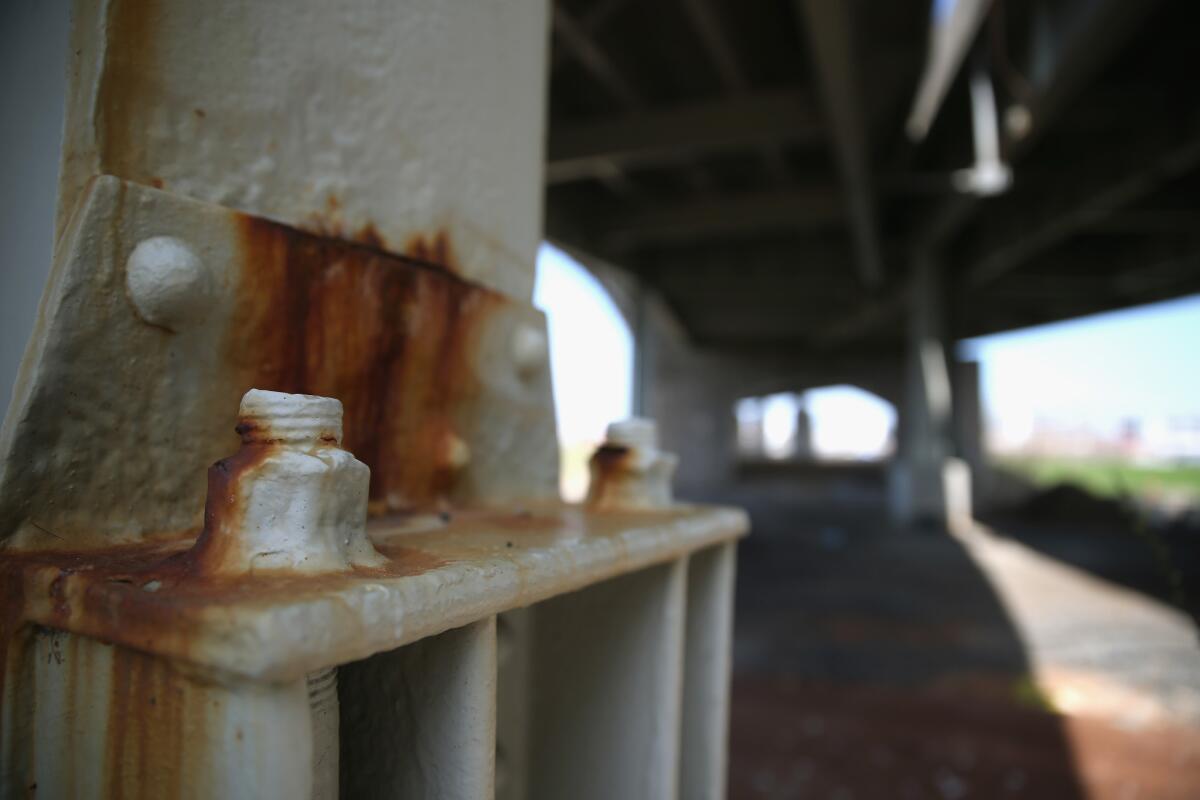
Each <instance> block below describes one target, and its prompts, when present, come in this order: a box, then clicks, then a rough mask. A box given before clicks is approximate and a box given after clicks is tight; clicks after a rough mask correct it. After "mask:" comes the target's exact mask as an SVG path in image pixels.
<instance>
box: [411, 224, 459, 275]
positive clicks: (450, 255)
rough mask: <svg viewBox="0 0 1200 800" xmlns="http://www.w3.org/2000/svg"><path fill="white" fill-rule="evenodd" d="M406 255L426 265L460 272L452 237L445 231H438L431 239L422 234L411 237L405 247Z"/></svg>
mask: <svg viewBox="0 0 1200 800" xmlns="http://www.w3.org/2000/svg"><path fill="white" fill-rule="evenodd" d="M404 253H405V254H406V255H408V256H409V257H410V258H415V259H416V260H418V261H421V262H424V263H426V264H433V265H434V266H438V267H443V268H445V269H448V270H450V271H451V272H459V271H460V268H459V264H458V261H457V259H456V258H455V256H454V248H453V247H451V245H450V236H449V235H448V234H447V233H446V231H444V230H441V231H437V232H436V233H434V234H433V235H432V236H429V237H426V236H423V235H421V234H417V235H415V236H410V237H409V239H408V241H407V242H406V243H405V245H404Z"/></svg>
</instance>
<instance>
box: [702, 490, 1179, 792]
mask: <svg viewBox="0 0 1200 800" xmlns="http://www.w3.org/2000/svg"><path fill="white" fill-rule="evenodd" d="M796 477H797V476H796V474H795V472H794V471H793V472H791V473H789V475H788V476H787V478H786V483H784V484H781V483H780V482H778V481H772V480H770V479H767V480H763V479H762V478H761V476H758V477H757V478H756V479H755V480H753V481H746V480H743V482H742V485H741V486H740V487H739V488H738V489H737V490H736V491H731V492H729V493H728V494H726V495H725V496H723V497H721V498H719V499H720V500H721V501H723V502H734V503H738V504H741V505H743V506H745V507H747V508H748V509H749V510H750V512H751V516H752V519H753V521H754V534H753V535H752V536H751V537H750V538H749V539H748V540H747V541H746V542H745V543H744V544H743V545H742V547H741V549H740V551H739V571H738V581H739V584H738V601H737V603H738V604H737V621H736V624H737V629H736V637H735V638H736V644H735V668H734V691H733V708H732V719H731V764H730V796H731V797H733V798H790V797H819V798H843V799H848V798H893V797H895V798H926V797H928V798H949V799H950V800H954V799H955V798H968V797H969V798H979V797H1030V798H1056V799H1058V798H1061V799H1062V800H1070V799H1071V798H1085V797H1086V798H1107V797H1113V798H1116V797H1171V798H1174V797H1179V798H1184V797H1196V796H1200V772H1198V771H1197V770H1198V766H1197V764H1200V737H1193V738H1190V739H1188V740H1187V741H1186V742H1182V743H1181V740H1179V739H1178V737H1176V736H1175V734H1174V733H1173V732H1172V731H1170V730H1165V729H1163V730H1160V729H1157V728H1156V729H1154V730H1140V731H1137V732H1131V731H1124V730H1121V729H1120V728H1119V727H1116V726H1113V725H1109V724H1107V723H1106V722H1103V721H1094V720H1090V719H1088V720H1085V719H1076V718H1073V717H1069V716H1066V715H1064V714H1061V713H1058V712H1057V711H1056V710H1055V709H1054V708H1053V707H1052V706H1051V705H1050V701H1049V700H1048V698H1047V697H1046V696H1045V695H1043V693H1042V690H1041V689H1040V688H1039V685H1038V682H1037V680H1036V679H1035V677H1034V668H1033V666H1032V664H1031V662H1030V658H1029V655H1028V654H1027V652H1026V646H1025V643H1024V642H1023V640H1022V637H1021V632H1020V631H1019V630H1018V627H1017V626H1016V625H1015V624H1014V621H1013V620H1012V619H1011V618H1010V616H1009V612H1008V611H1007V610H1006V607H1005V606H1004V605H1003V604H1002V602H1001V600H1000V599H999V597H998V595H997V593H996V591H995V590H994V589H993V585H992V582H991V581H990V580H989V578H988V576H987V575H985V573H984V572H983V571H982V570H981V569H980V567H979V565H978V564H977V563H976V559H975V558H973V557H972V554H971V553H970V551H969V550H968V548H966V547H964V545H963V544H962V543H960V542H959V541H958V540H956V539H955V538H953V537H950V536H948V535H945V534H935V533H930V532H924V533H922V532H917V531H899V530H892V529H891V528H890V527H889V526H888V524H887V523H886V521H885V515H884V513H883V512H884V508H883V493H882V477H881V474H880V473H879V472H878V471H874V472H872V471H869V470H868V471H861V470H860V471H857V472H854V471H850V472H846V471H842V472H839V473H838V474H837V475H834V476H832V477H829V476H826V478H825V479H821V480H831V481H833V482H834V483H836V484H839V485H838V486H836V487H832V486H831V485H830V484H828V483H825V484H822V483H821V480H817V481H816V485H811V484H812V480H809V481H808V483H809V484H810V485H808V486H807V487H805V488H802V489H800V490H797V491H792V488H791V487H792V486H795V481H796ZM812 477H813V476H811V475H810V476H809V478H812ZM819 498H826V499H827V501H826V502H825V503H821V502H818V500H819ZM828 498H834V501H833V502H829V501H828ZM1081 742H1083V743H1086V748H1085V749H1086V752H1083V753H1081V752H1080V747H1081ZM1180 748H1183V749H1182V750H1181V749H1180ZM1188 748H1192V749H1195V750H1196V752H1194V753H1193V752H1191V750H1189V749H1188ZM1081 759H1083V760H1084V761H1088V762H1089V763H1090V762H1092V761H1095V762H1096V764H1098V765H1100V766H1099V767H1097V766H1095V765H1093V766H1092V767H1087V765H1083V767H1081V763H1080V760H1081Z"/></svg>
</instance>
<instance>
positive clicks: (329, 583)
mask: <svg viewBox="0 0 1200 800" xmlns="http://www.w3.org/2000/svg"><path fill="white" fill-rule="evenodd" d="M228 460H229V459H226V461H228ZM239 466H242V465H239ZM213 469H214V471H216V470H217V467H214V468H213ZM191 545H192V540H190V539H183V540H177V541H173V542H168V543H153V544H137V545H124V546H120V547H113V548H104V549H99V550H94V551H81V552H55V551H44V552H40V553H34V552H27V553H7V554H5V555H4V557H3V559H0V586H2V587H4V588H3V596H2V598H0V599H2V600H3V603H4V604H3V608H2V609H0V612H2V614H3V616H2V617H0V623H3V627H2V628H0V656H4V655H5V653H4V651H5V650H6V649H7V648H9V646H10V644H11V642H13V641H14V640H15V639H16V637H18V636H20V632H21V630H22V629H23V627H24V626H25V625H27V624H28V623H31V622H32V623H36V624H40V625H46V626H49V627H53V628H56V629H59V630H69V631H74V632H78V633H81V634H84V635H86V636H89V637H91V638H94V639H98V640H100V641H102V642H110V643H116V644H121V645H125V646H127V647H132V648H135V649H138V650H144V651H149V652H174V653H176V654H180V655H184V656H186V653H187V650H188V643H189V642H190V641H192V640H193V639H194V637H195V636H196V631H197V630H198V629H199V628H200V627H202V626H203V625H205V624H206V623H205V621H204V620H205V619H206V618H207V617H206V613H207V612H208V611H209V610H211V608H212V607H213V606H222V605H244V604H256V605H258V604H271V603H295V602H299V601H303V600H304V599H306V598H311V597H316V596H320V595H322V594H324V593H327V592H329V591H338V590H341V589H345V588H348V587H351V586H353V585H354V584H355V583H357V582H359V581H363V580H378V579H380V578H401V577H406V576H411V575H420V574H423V573H425V572H428V571H430V570H433V569H437V568H438V567H441V566H444V565H445V563H446V562H445V561H443V560H442V559H439V558H437V557H434V556H431V555H429V554H428V553H427V552H425V551H423V550H420V549H416V548H412V547H394V548H389V549H388V550H386V552H385V555H386V556H387V557H388V559H389V560H388V562H387V563H386V564H384V565H383V566H381V567H372V568H356V569H354V570H351V571H348V572H340V573H327V574H319V575H307V574H305V575H299V574H295V575H293V574H287V573H279V574H272V575H257V576H236V577H219V578H214V577H210V576H207V575H205V574H204V571H203V567H204V562H203V559H202V558H198V557H197V553H200V552H202V551H200V550H198V551H197V553H194V552H193V551H192V549H190V546H191ZM8 661H11V659H9V660H8ZM5 666H7V662H6V661H0V668H3V667H5ZM5 671H7V670H5ZM3 680H4V675H3V674H0V688H2V687H3ZM0 703H3V693H0Z"/></svg>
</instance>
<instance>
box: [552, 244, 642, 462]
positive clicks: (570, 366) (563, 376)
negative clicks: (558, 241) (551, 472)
mask: <svg viewBox="0 0 1200 800" xmlns="http://www.w3.org/2000/svg"><path fill="white" fill-rule="evenodd" d="M533 304H534V305H535V306H537V307H538V308H540V309H542V311H544V312H546V323H547V325H548V326H549V331H550V373H551V378H552V380H553V383H554V408H555V415H556V417H557V422H558V436H559V440H560V441H561V442H562V443H563V444H576V443H580V442H598V441H600V440H601V439H603V438H604V429H605V426H607V425H608V423H609V422H611V421H613V420H617V419H624V418H625V417H628V416H629V415H630V413H631V410H632V404H633V336H632V334H631V333H630V331H629V326H628V325H627V324H626V323H625V320H624V318H623V317H622V316H621V312H620V311H618V310H617V306H616V304H615V303H613V301H612V299H611V298H610V297H609V296H608V293H607V292H606V291H605V290H604V288H603V287H602V286H601V285H600V282H599V281H597V280H596V279H595V278H593V277H592V275H591V273H589V272H588V271H587V270H586V269H584V268H583V267H581V266H579V265H578V264H576V263H575V261H574V260H573V259H571V258H570V257H569V256H567V255H566V254H565V253H563V252H562V251H561V250H558V249H557V248H556V247H554V246H553V245H550V244H543V245H542V247H541V249H540V250H539V251H538V269H537V283H536V284H534V287H533Z"/></svg>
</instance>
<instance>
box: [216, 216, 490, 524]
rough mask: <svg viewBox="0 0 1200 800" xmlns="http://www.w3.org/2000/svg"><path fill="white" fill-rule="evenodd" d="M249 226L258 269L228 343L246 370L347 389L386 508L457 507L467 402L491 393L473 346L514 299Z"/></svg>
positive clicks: (335, 392) (353, 247) (252, 271)
mask: <svg viewBox="0 0 1200 800" xmlns="http://www.w3.org/2000/svg"><path fill="white" fill-rule="evenodd" d="M239 224H240V227H241V246H242V249H243V259H244V263H245V264H246V266H245V267H244V268H243V270H242V273H241V279H240V280H241V283H240V285H239V287H238V300H237V309H236V311H235V313H234V319H233V321H232V323H231V325H230V327H229V334H228V338H227V341H226V345H225V352H226V361H227V363H229V364H231V365H233V367H234V369H235V370H236V371H237V374H238V375H239V380H240V381H241V382H242V383H243V384H244V386H245V387H246V388H250V387H251V386H255V387H258V388H262V389H271V390H275V391H281V392H299V393H304V394H317V395H324V396H326V397H336V398H337V399H339V400H341V401H342V404H343V406H344V407H345V416H344V420H345V422H344V427H345V431H346V433H345V437H344V441H343V445H342V446H343V447H344V448H345V449H347V450H349V451H350V452H351V453H353V454H354V455H355V457H357V458H358V459H359V460H361V461H363V462H364V463H366V464H367V466H369V467H370V468H371V489H370V507H371V509H372V511H373V512H374V513H378V512H380V511H383V510H392V511H397V510H409V509H415V508H421V507H432V506H440V505H444V504H445V503H446V498H447V496H448V495H449V493H450V490H451V489H452V488H453V482H454V477H455V475H456V472H457V470H456V468H455V464H454V463H453V457H452V455H453V454H452V449H453V442H454V441H455V436H456V431H455V429H454V424H453V423H454V419H453V418H454V413H455V411H456V410H457V409H460V408H465V407H467V406H468V404H469V403H470V402H471V401H472V400H473V399H474V397H475V396H476V394H477V391H478V386H477V384H476V381H475V379H474V377H473V375H472V374H471V370H470V369H469V368H468V360H469V356H470V354H471V353H472V352H474V350H475V348H476V347H477V344H478V339H479V334H480V329H481V323H482V322H483V321H484V320H485V319H486V316H487V315H488V314H489V312H491V311H493V310H495V309H497V308H498V307H499V306H500V305H501V304H502V303H503V302H504V301H503V298H502V297H501V296H500V295H498V294H496V293H494V292H492V291H490V290H488V289H484V288H483V287H480V286H477V285H475V284H472V283H469V282H467V281H465V280H463V279H461V278H459V277H458V276H456V275H454V274H453V273H451V272H449V271H447V270H445V269H442V268H440V267H439V266H437V265H432V264H429V263H426V262H424V261H417V260H414V259H412V258H407V257H404V256H397V255H394V254H391V253H387V252H384V251H382V250H380V249H378V248H376V247H373V246H370V245H366V244H358V243H352V242H347V241H344V240H339V239H331V238H325V237H320V236H316V235H313V234H308V233H304V232H301V231H299V230H297V229H295V228H291V227H289V226H287V225H282V224H279V223H275V222H269V221H265V220H262V219H258V218H254V217H239ZM372 230H373V229H372ZM368 233H369V232H368ZM364 236H367V238H370V237H369V235H368V234H364ZM439 237H440V238H441V239H444V238H445V236H444V234H439V235H438V237H435V238H439ZM445 249H446V251H447V252H448V245H446V248H445Z"/></svg>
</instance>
